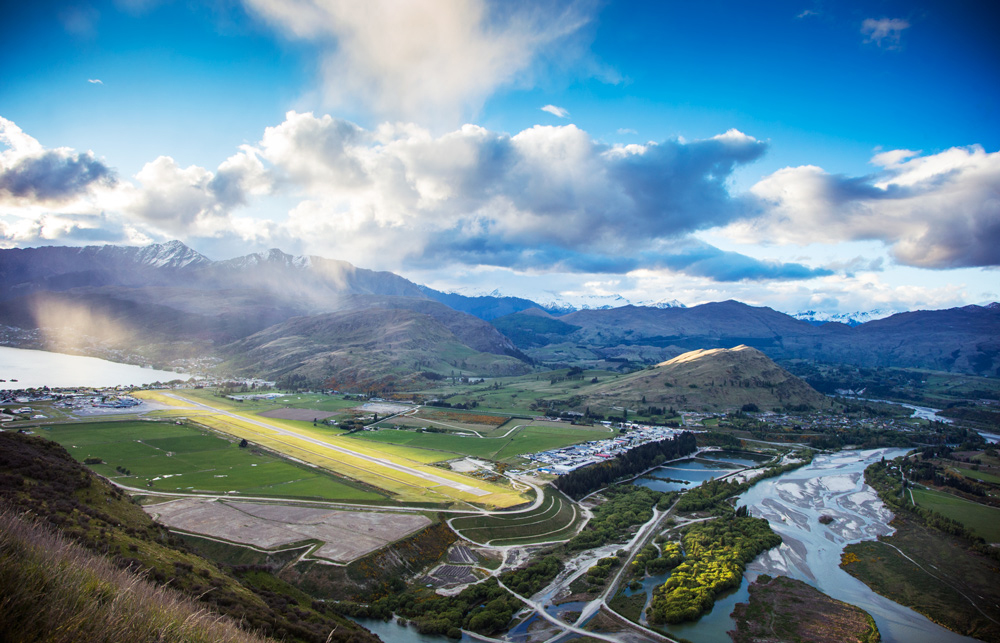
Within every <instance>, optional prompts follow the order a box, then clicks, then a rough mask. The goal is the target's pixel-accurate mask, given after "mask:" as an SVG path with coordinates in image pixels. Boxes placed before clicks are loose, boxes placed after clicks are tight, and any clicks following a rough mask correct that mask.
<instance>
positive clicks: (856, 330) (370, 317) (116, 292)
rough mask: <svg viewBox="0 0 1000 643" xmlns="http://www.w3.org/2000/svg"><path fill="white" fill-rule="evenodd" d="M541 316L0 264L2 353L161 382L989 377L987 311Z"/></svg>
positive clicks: (287, 259)
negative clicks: (205, 376) (558, 376)
mask: <svg viewBox="0 0 1000 643" xmlns="http://www.w3.org/2000/svg"><path fill="white" fill-rule="evenodd" d="M547 303H548V304H549V305H546V304H545V303H543V304H539V303H537V302H535V301H533V300H530V299H525V298H519V297H510V296H504V295H502V294H500V293H498V292H493V293H490V294H484V295H475V296H470V295H463V294H456V293H443V292H440V291H437V290H434V289H432V288H428V287H426V286H422V285H419V284H415V283H413V282H411V281H409V280H407V279H404V278H403V277H400V276H399V275H396V274H394V273H391V272H384V271H372V270H366V269H364V268H358V267H355V266H353V265H351V264H349V263H347V262H344V261H336V260H331V259H325V258H322V257H316V256H308V257H300V256H293V255H289V254H286V253H284V252H281V251H280V250H277V249H274V250H270V251H269V252H265V253H254V254H249V255H246V256H243V257H237V258H235V259H229V260H225V261H213V260H211V259H208V258H207V257H205V256H203V255H201V254H199V253H197V252H195V251H194V250H192V249H190V248H188V247H187V246H185V245H184V244H183V243H181V242H179V241H172V242H169V243H164V244H153V245H150V246H146V247H142V248H138V247H118V246H88V247H83V248H71V247H42V248H27V249H10V250H0V324H3V325H6V326H8V327H10V328H8V329H7V331H6V332H4V333H3V337H4V338H5V341H6V343H9V344H16V345H21V346H31V347H36V348H47V349H49V350H62V351H70V352H87V353H91V354H97V355H102V354H104V355H105V356H108V355H113V356H116V358H117V359H127V360H128V361H133V362H146V363H156V364H157V365H161V366H169V365H173V366H183V365H185V364H190V363H191V362H192V360H201V361H205V360H209V361H214V362H217V363H222V364H223V365H224V366H225V367H226V368H228V369H229V370H231V371H232V372H234V373H238V374H255V375H261V376H265V377H270V378H277V377H299V378H302V379H304V380H307V381H314V382H315V381H326V380H328V379H329V378H331V377H335V376H336V375H338V374H339V375H340V376H341V377H342V378H344V379H345V380H347V381H350V382H352V383H354V384H356V385H359V386H360V385H363V384H371V385H378V384H379V383H385V382H401V381H407V380H409V379H412V378H414V377H416V376H417V374H418V373H421V372H428V373H437V374H442V373H443V374H447V373H450V372H451V371H456V372H461V373H463V374H468V375H506V374H518V373H524V372H528V371H530V370H531V369H532V368H533V367H535V366H543V367H544V366H564V365H586V366H596V367H601V368H609V367H610V368H615V367H618V368H634V367H636V366H638V365H648V364H657V363H660V362H664V361H667V360H670V359H672V358H674V357H676V356H678V355H680V354H681V353H684V352H687V351H689V350H693V349H713V348H732V347H735V346H737V345H741V344H744V345H747V346H751V347H754V348H756V349H759V350H760V351H762V352H763V353H765V354H766V355H767V356H769V357H770V358H772V359H779V360H780V359H810V360H820V361H827V362H848V363H852V364H857V365H861V366H906V367H917V368H930V369H936V370H945V371H955V372H964V373H972V374H980V375H991V376H996V375H998V374H1000V305H996V304H992V305H990V306H966V307H963V308H955V309H951V310H940V311H916V312H907V313H897V314H893V315H889V316H887V317H885V318H883V319H876V320H872V321H866V322H864V323H860V324H853V325H849V324H848V323H839V322H838V321H830V322H827V323H817V322H820V321H821V320H820V319H818V318H815V317H814V318H812V319H810V321H804V320H802V319H796V318H794V317H792V316H789V315H786V314H784V313H781V312H777V311H775V310H772V309H770V308H766V307H753V306H748V305H746V304H742V303H739V302H735V301H726V302H716V303H709V304H703V305H699V306H693V307H690V308H686V307H683V306H682V305H677V304H679V302H654V303H655V304H657V305H655V306H636V305H631V304H627V305H622V306H615V307H604V304H606V305H611V303H612V302H610V301H604V304H602V305H601V306H597V305H596V304H598V303H600V302H599V301H598V300H593V301H591V302H590V303H591V304H594V305H595V306H594V307H592V308H590V309H581V310H574V311H571V312H567V309H566V308H565V307H560V306H557V305H555V303H556V302H554V301H549V302H547ZM617 303H620V302H617ZM886 312H888V311H886ZM846 321H849V320H846Z"/></svg>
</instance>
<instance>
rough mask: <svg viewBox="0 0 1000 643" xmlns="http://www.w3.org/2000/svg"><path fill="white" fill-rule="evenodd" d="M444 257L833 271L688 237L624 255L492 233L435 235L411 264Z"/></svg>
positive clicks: (751, 277)
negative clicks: (674, 245) (671, 245)
mask: <svg viewBox="0 0 1000 643" xmlns="http://www.w3.org/2000/svg"><path fill="white" fill-rule="evenodd" d="M442 257H447V259H448V260H449V261H453V262H457V263H460V264H468V265H490V266H497V267H509V268H517V269H533V270H544V271H547V272H579V273H590V274H624V273H627V272H630V271H633V270H638V269H641V268H646V269H667V270H671V271H673V272H679V273H684V274H687V275H691V276H695V277H705V278H707V279H711V280H713V281H719V282H737V281H756V282H759V281H772V280H782V281H795V280H802V279H813V278H816V277H825V276H828V275H832V274H833V271H832V270H830V269H828V268H810V267H808V266H804V265H802V264H799V263H782V262H770V261H761V260H759V259H754V258H753V257H748V256H746V255H743V254H739V253H737V252H728V251H724V250H721V249H719V248H716V247H714V246H711V245H709V244H705V243H698V242H693V241H687V242H685V243H684V247H682V248H679V249H677V250H673V251H653V250H645V251H637V252H635V253H631V254H627V255H618V254H601V253H591V252H580V251H575V250H572V249H567V248H563V247H559V246H554V245H551V244H544V245H535V246H527V247H526V246H524V245H522V244H517V243H511V242H509V241H503V240H502V239H499V238H498V237H497V236H495V235H490V234H484V235H480V236H475V237H470V236H468V235H467V234H464V233H463V232H460V231H455V230H452V231H449V232H448V233H445V234H441V235H438V236H437V237H436V238H435V240H434V241H433V242H432V244H431V245H430V246H429V247H427V248H426V251H425V252H424V253H423V254H422V255H419V256H417V257H414V258H412V259H411V261H410V262H409V263H410V264H411V265H412V266H413V267H418V268H430V267H433V266H435V265H440V261H441V258H442Z"/></svg>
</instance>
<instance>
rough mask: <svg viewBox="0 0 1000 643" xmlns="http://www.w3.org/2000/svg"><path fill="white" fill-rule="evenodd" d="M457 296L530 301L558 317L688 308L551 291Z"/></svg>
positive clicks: (469, 292)
mask: <svg viewBox="0 0 1000 643" xmlns="http://www.w3.org/2000/svg"><path fill="white" fill-rule="evenodd" d="M455 294H458V295H462V296H465V297H495V298H498V299H502V298H505V297H518V298H523V299H528V300H531V301H533V302H534V303H536V304H538V305H539V306H540V307H541V308H542V309H543V310H546V311H548V312H550V313H553V314H556V315H564V314H567V313H572V312H576V311H577V310H611V309H612V308H621V307H622V306H648V307H650V308H686V306H685V305H684V304H682V303H681V302H679V301H677V300H676V299H655V300H654V299H649V300H642V301H631V300H629V299H626V298H625V297H622V296H621V295H617V294H612V295H566V294H563V293H554V292H551V291H542V292H535V293H526V294H524V293H522V294H518V295H511V294H509V293H504V292H502V291H501V290H500V289H498V288H494V289H493V290H491V291H489V292H485V291H482V290H476V289H473V288H464V289H459V290H458V291H456V292H455Z"/></svg>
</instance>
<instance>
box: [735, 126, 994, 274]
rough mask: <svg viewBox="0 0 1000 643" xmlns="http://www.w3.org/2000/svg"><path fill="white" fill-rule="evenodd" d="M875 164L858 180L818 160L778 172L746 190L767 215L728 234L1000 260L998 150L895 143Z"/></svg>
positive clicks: (948, 259) (926, 263) (977, 263)
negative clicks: (925, 149) (920, 148)
mask: <svg viewBox="0 0 1000 643" xmlns="http://www.w3.org/2000/svg"><path fill="white" fill-rule="evenodd" d="M872 164H873V165H875V166H876V167H878V168H880V171H878V172H876V173H874V174H872V175H870V176H862V177H847V176H842V175H835V174H829V173H827V172H825V171H824V170H823V169H822V168H819V167H816V166H801V167H789V168H785V169H783V170H779V171H777V172H775V173H774V174H772V175H770V176H768V177H766V178H764V179H763V180H762V181H760V182H759V183H757V184H756V185H754V186H753V188H752V189H751V192H752V194H753V195H754V196H755V197H757V198H758V199H759V203H760V206H759V207H760V209H761V211H762V212H764V215H763V216H762V217H760V218H758V219H756V220H753V221H750V222H740V223H738V224H736V225H734V226H733V227H732V228H731V230H732V232H733V236H735V237H737V238H740V239H742V240H745V241H748V242H755V243H779V244H801V245H805V244H808V243H812V242H816V241H820V242H826V243H838V242H841V241H857V240H865V239H874V240H878V241H881V242H883V243H884V244H885V245H886V246H887V247H888V248H889V250H890V254H891V255H892V257H893V258H894V259H895V260H896V261H897V262H898V263H901V264H904V265H908V266H915V267H919V268H938V269H942V268H960V267H982V266H997V265H1000V152H994V153H987V152H986V151H984V150H983V148H982V147H980V146H978V145H974V146H970V147H955V148H951V149H948V150H945V151H943V152H939V153H937V154H930V155H921V154H920V153H919V152H913V151H909V150H894V151H889V152H882V153H880V154H877V155H876V156H875V157H873V158H872Z"/></svg>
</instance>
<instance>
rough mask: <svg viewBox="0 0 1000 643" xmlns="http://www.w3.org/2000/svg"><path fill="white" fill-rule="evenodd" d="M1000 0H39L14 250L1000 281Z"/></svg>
mask: <svg viewBox="0 0 1000 643" xmlns="http://www.w3.org/2000/svg"><path fill="white" fill-rule="evenodd" d="M997 24H1000V6H998V5H997V4H996V3H987V2H977V1H965V0H947V1H939V2H894V1H872V2H849V1H837V2H833V1H818V0H798V1H784V0H775V1H773V2H767V3H747V2H736V1H722V0H706V1H704V2H698V3H692V2H683V3H682V2H663V1H659V2H638V1H636V2H614V1H608V2H597V1H579V2H573V1H558V0H552V1H539V2H527V1H519V0H506V1H503V2H487V1H486V0H367V1H366V2H364V3H359V2H354V1H353V0H215V1H211V0H209V1H201V2H196V1H194V0H178V1H174V2H170V1H168V0H108V1H103V2H99V1H91V2H88V1H87V0H79V1H75V2H58V1H51V0H37V1H36V2H31V3H16V4H12V6H8V7H6V8H5V19H4V20H3V21H2V23H0V43H2V44H0V70H2V71H0V247H5V248H15V247H35V246H43V245H70V246H81V245H99V244H105V243H111V244H129V245H145V244H149V243H157V242H163V241H167V240H171V239H180V240H181V241H183V242H185V243H186V244H187V245H189V246H190V247H192V248H194V249H195V250H197V251H199V252H201V253H203V254H205V255H206V256H208V257H210V258H212V259H226V258H230V257H234V256H239V255H244V254H248V253H251V252H257V251H261V250H266V249H269V248H275V247H276V248H280V249H282V250H284V251H285V252H289V253H292V254H310V255H319V256H323V257H329V258H335V259H343V260H346V261H350V262H351V263H354V264H355V265H357V266H359V267H363V268H370V269H377V270H390V271H393V272H396V273H398V274H401V275H403V276H405V277H407V278H409V279H411V280H413V281H416V282H418V283H422V284H426V285H429V286H432V287H434V288H437V289H439V290H445V291H458V292H463V293H480V292H489V291H493V290H499V291H500V292H501V293H503V294H510V295H517V296H525V297H531V298H535V299H539V300H552V299H562V300H564V301H570V302H572V301H582V298H584V297H587V296H602V295H610V294H620V295H622V296H624V297H626V298H627V299H629V300H630V301H633V302H657V301H669V300H677V301H680V302H682V303H684V304H686V305H689V306H691V305H696V304H699V303H704V302H708V301H721V300H725V299H737V300H740V301H743V302H746V303H748V304H752V305H761V306H771V307H772V308H775V309H778V310H782V311H785V312H797V311H805V310H817V311H822V312H831V313H834V312H851V311H866V310H873V309H884V310H914V309H937V308H948V307H953V306H962V305H967V304H979V303H986V302H990V301H995V300H998V299H1000V279H998V276H1000V273H998V271H997V267H998V265H1000V113H998V109H997V105H998V98H1000V41H998V39H996V38H995V37H993V36H994V34H993V33H992V31H993V29H994V28H995V26H996V25H997Z"/></svg>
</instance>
